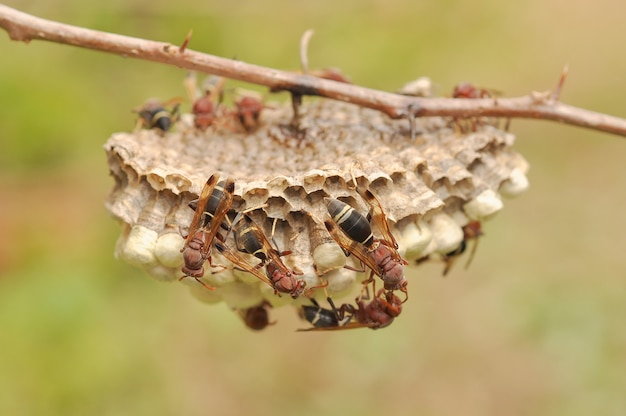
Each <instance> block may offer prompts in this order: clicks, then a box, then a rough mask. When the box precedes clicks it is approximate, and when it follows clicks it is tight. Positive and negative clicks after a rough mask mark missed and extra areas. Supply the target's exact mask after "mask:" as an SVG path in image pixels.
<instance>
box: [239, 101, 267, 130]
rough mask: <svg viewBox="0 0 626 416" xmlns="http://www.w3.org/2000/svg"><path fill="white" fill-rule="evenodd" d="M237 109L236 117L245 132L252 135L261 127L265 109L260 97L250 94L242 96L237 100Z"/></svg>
mask: <svg viewBox="0 0 626 416" xmlns="http://www.w3.org/2000/svg"><path fill="white" fill-rule="evenodd" d="M235 107H236V108H237V111H236V112H235V116H236V118H237V120H239V123H240V124H241V126H242V127H243V128H244V130H245V131H247V132H248V133H250V132H252V131H254V130H256V129H257V127H259V123H260V120H259V119H260V117H261V111H262V110H263V108H265V105H264V104H263V101H262V100H261V98H260V97H259V96H256V95H252V93H250V92H248V93H246V94H242V95H241V96H239V97H238V98H237V99H236V100H235Z"/></svg>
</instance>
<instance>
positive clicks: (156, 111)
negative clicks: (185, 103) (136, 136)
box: [133, 98, 181, 131]
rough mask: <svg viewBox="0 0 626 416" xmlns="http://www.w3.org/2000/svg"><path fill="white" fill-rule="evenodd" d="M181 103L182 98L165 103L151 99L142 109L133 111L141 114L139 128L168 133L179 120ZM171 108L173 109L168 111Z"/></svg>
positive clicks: (138, 121) (138, 122)
mask: <svg viewBox="0 0 626 416" xmlns="http://www.w3.org/2000/svg"><path fill="white" fill-rule="evenodd" d="M180 103H181V99H180V98H172V99H171V100H169V101H167V102H165V103H162V102H161V101H159V100H157V99H156V98H152V99H149V100H148V101H146V102H145V103H144V104H143V105H142V106H141V107H138V108H135V109H134V110H133V112H135V113H138V114H139V119H138V120H137V124H138V127H145V128H148V129H154V128H156V129H159V130H161V131H168V130H169V129H170V127H171V126H172V124H173V123H174V122H176V121H177V120H178V116H179V114H178V108H179V107H180ZM170 106H171V108H169V109H168V107H170Z"/></svg>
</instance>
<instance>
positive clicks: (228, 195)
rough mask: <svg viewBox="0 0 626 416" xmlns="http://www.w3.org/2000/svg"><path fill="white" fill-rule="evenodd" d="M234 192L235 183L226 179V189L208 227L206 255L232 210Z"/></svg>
mask: <svg viewBox="0 0 626 416" xmlns="http://www.w3.org/2000/svg"><path fill="white" fill-rule="evenodd" d="M234 190H235V182H234V181H233V180H232V179H230V178H228V179H226V183H225V184H224V189H223V190H222V194H221V195H220V200H219V202H218V203H217V206H216V208H215V212H214V213H213V217H212V218H211V221H210V222H209V224H208V226H206V228H207V241H208V244H206V245H205V247H204V252H205V253H208V252H209V250H210V249H211V243H212V242H213V239H214V238H215V236H216V235H217V232H218V231H219V229H220V227H221V226H222V222H223V221H224V218H226V215H227V214H228V210H230V207H231V205H232V204H233V192H234Z"/></svg>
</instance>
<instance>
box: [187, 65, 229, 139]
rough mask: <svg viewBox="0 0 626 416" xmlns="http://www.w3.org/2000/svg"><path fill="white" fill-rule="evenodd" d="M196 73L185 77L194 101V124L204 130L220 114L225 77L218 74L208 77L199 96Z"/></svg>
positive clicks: (189, 93) (188, 90) (192, 110)
mask: <svg viewBox="0 0 626 416" xmlns="http://www.w3.org/2000/svg"><path fill="white" fill-rule="evenodd" d="M196 83H197V81H196V76H195V73H190V75H189V76H187V78H185V88H186V89H187V94H188V95H189V98H190V99H191V100H192V102H193V107H192V108H191V112H192V114H193V115H194V126H195V127H196V128H197V129H199V130H202V131H205V130H206V129H208V128H209V126H211V125H212V124H213V123H214V122H215V120H216V119H217V116H218V108H219V105H220V103H221V102H222V99H223V91H224V83H225V79H224V78H222V77H217V76H210V77H208V78H207V79H206V80H205V81H204V83H203V86H202V89H203V94H202V95H201V96H200V97H198V93H197V91H196Z"/></svg>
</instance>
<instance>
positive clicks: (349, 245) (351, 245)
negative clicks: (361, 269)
mask: <svg viewBox="0 0 626 416" xmlns="http://www.w3.org/2000/svg"><path fill="white" fill-rule="evenodd" d="M324 225H325V226H326V229H327V230H328V232H329V233H330V235H331V236H332V237H333V239H334V240H335V241H336V242H337V244H339V246H340V247H341V248H342V249H343V251H344V252H346V253H350V254H352V255H354V257H356V258H357V259H359V260H361V262H362V263H363V264H365V265H367V267H369V268H370V269H372V270H373V271H374V273H375V274H376V275H377V276H378V277H380V278H381V279H382V272H381V270H380V267H379V266H378V264H376V262H375V261H374V260H373V259H372V256H370V253H369V251H367V248H366V247H365V246H364V245H363V244H361V243H358V242H356V241H354V240H352V239H351V238H350V237H348V235H347V234H346V233H345V232H344V231H343V230H342V229H341V227H339V226H338V225H337V224H335V222H334V221H333V220H331V219H327V220H326V221H324Z"/></svg>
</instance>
